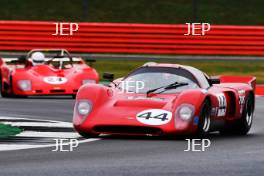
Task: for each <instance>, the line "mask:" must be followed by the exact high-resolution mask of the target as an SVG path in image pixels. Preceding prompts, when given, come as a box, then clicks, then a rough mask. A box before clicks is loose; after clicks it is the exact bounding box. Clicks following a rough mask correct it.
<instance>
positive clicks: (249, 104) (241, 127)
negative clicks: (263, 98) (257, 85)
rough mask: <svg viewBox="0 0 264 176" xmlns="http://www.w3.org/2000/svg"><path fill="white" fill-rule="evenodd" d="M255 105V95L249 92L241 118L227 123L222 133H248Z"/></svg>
mask: <svg viewBox="0 0 264 176" xmlns="http://www.w3.org/2000/svg"><path fill="white" fill-rule="evenodd" d="M254 106H255V105H254V95H253V94H249V95H248V97H246V98H245V104H244V107H243V112H242V116H241V118H240V119H238V120H236V121H235V122H234V123H232V124H227V125H226V126H225V128H224V129H222V130H221V131H220V133H221V134H222V135H246V134H247V133H248V132H249V130H250V128H251V126H252V122H253V114H254Z"/></svg>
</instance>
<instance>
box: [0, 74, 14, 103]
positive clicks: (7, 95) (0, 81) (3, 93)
mask: <svg viewBox="0 0 264 176" xmlns="http://www.w3.org/2000/svg"><path fill="white" fill-rule="evenodd" d="M0 90H1V96H2V97H3V98H11V97H12V93H7V92H6V91H4V90H3V81H2V77H0Z"/></svg>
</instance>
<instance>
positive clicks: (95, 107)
mask: <svg viewBox="0 0 264 176" xmlns="http://www.w3.org/2000/svg"><path fill="white" fill-rule="evenodd" d="M143 67H144V66H143ZM149 67H157V68H158V67H163V68H164V67H165V68H183V69H186V70H187V71H189V72H190V73H192V74H193V76H194V77H195V78H196V79H197V80H201V79H200V78H199V76H204V74H203V73H202V72H200V73H199V74H198V72H197V71H198V70H193V69H194V68H192V67H185V66H181V65H172V64H156V65H151V66H149ZM232 78H234V77H232ZM232 78H230V79H231V81H234V79H232ZM239 78H241V77H236V79H235V80H239ZM156 79H159V78H153V81H155V80H156ZM243 79H244V80H243V82H244V83H231V82H229V77H223V81H224V82H225V83H220V84H213V85H210V86H209V87H208V88H206V89H205V88H202V87H201V88H195V89H188V90H183V91H181V92H178V93H174V94H171V93H168V94H167V93H162V94H155V93H153V94H151V96H147V95H146V94H139V93H126V92H123V91H121V90H120V89H118V88H116V87H115V86H114V85H112V86H111V87H106V86H103V85H92V84H87V85H84V86H82V87H81V88H80V90H79V91H78V94H77V97H76V104H75V109H74V117H73V124H74V127H75V129H76V130H77V131H78V132H79V133H80V134H86V133H89V134H118V135H151V136H160V135H176V134H192V133H195V131H196V130H197V128H198V125H197V124H198V121H199V114H200V113H201V106H202V104H203V102H204V101H205V99H209V100H210V102H211V119H212V125H211V127H212V129H211V131H214V130H217V129H219V127H220V126H221V124H223V123H224V122H226V121H230V122H232V121H234V120H237V119H239V118H240V117H241V115H242V109H243V102H241V98H243V97H246V96H247V95H248V94H250V93H251V94H254V87H255V78H254V77H246V78H243ZM235 82H240V81H235ZM116 83H117V82H116ZM222 96H224V97H225V98H226V104H225V107H224V108H225V113H222V114H221V115H220V116H219V114H220V113H219V112H220V108H221V107H220V106H221V102H220V100H219V97H222ZM81 101H87V102H89V103H90V104H91V112H90V113H89V115H88V116H82V115H80V113H79V112H78V109H77V106H78V103H80V102H81ZM185 104H188V105H191V106H193V107H194V109H195V110H194V113H193V115H192V118H191V120H189V121H184V120H182V119H181V118H179V116H178V108H179V107H180V106H182V105H185ZM153 109H154V110H160V111H161V112H163V110H165V111H166V112H170V113H171V114H172V118H171V120H170V121H168V123H166V124H160V125H159V124H145V123H142V122H141V121H139V120H138V118H137V117H138V114H139V113H141V112H142V111H145V110H153Z"/></svg>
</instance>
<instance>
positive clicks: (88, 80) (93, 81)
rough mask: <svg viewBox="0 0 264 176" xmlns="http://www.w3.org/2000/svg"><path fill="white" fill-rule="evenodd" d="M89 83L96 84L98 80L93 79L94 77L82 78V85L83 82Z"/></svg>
mask: <svg viewBox="0 0 264 176" xmlns="http://www.w3.org/2000/svg"><path fill="white" fill-rule="evenodd" d="M87 83H91V84H95V83H96V81H95V80H92V79H84V80H82V85H83V84H87Z"/></svg>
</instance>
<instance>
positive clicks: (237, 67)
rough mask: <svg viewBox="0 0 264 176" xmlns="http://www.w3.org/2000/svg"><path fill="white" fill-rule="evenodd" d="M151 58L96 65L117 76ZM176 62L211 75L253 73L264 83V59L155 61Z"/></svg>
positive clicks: (102, 70)
mask: <svg viewBox="0 0 264 176" xmlns="http://www.w3.org/2000/svg"><path fill="white" fill-rule="evenodd" d="M149 61H151V60H107V59H104V60H97V62H96V63H95V64H94V67H95V68H96V69H97V71H98V72H99V74H100V75H101V76H102V73H103V72H112V73H114V74H115V77H116V78H118V77H122V76H124V75H126V74H127V73H129V72H130V71H132V70H133V69H135V68H137V67H139V66H141V65H143V64H144V63H146V62H149ZM155 62H162V63H176V64H183V65H190V66H193V67H196V68H198V69H200V70H202V71H204V72H205V73H207V74H208V75H210V76H213V75H251V76H256V77H257V83H258V84H264V61H205V60H197V61H193V60H192V61H183V60H181V61H172V60H169V61H168V60H167V61H166V60H162V61H155Z"/></svg>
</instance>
